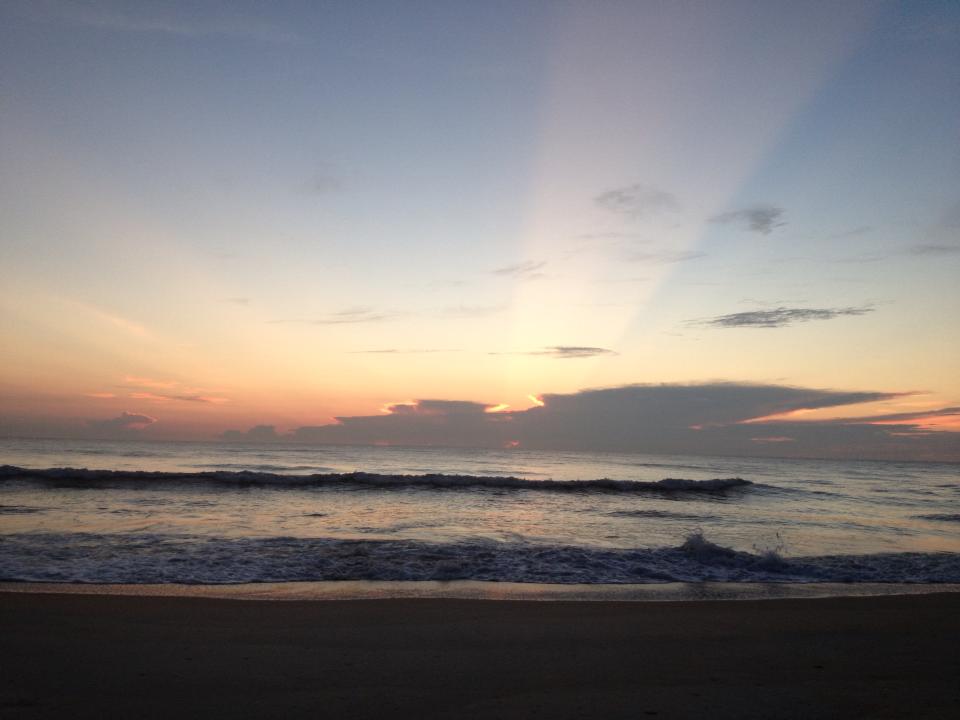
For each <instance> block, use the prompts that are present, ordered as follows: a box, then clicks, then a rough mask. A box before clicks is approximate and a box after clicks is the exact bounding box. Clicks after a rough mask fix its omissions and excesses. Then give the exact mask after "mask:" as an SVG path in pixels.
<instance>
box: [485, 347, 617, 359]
mask: <svg viewBox="0 0 960 720" xmlns="http://www.w3.org/2000/svg"><path fill="white" fill-rule="evenodd" d="M488 354H489V355H536V356H540V357H551V358H556V359H558V360H576V359H582V358H590V357H597V356H599V355H616V354H617V353H616V352H614V351H613V350H608V349H607V348H602V347H591V346H588V345H552V346H550V347H545V348H543V349H541V350H526V351H517V352H492V353H488Z"/></svg>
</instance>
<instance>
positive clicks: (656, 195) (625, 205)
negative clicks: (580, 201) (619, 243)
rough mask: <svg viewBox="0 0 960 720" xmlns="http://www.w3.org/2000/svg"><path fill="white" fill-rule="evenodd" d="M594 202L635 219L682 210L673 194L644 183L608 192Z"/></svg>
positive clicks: (598, 196)
mask: <svg viewBox="0 0 960 720" xmlns="http://www.w3.org/2000/svg"><path fill="white" fill-rule="evenodd" d="M594 202H595V203H596V204H597V205H599V206H600V207H602V208H603V209H605V210H609V211H610V212H614V213H617V214H620V215H628V216H630V217H633V218H641V217H647V216H650V215H656V214H659V213H662V212H669V211H677V210H679V209H680V203H679V202H677V198H676V197H675V196H674V195H673V194H671V193H668V192H666V191H665V190H661V189H660V188H657V187H654V186H652V185H646V184H644V183H636V184H634V185H627V186H626V187H621V188H616V189H614V190H608V191H607V192H605V193H601V194H600V195H597V196H596V197H595V198H594Z"/></svg>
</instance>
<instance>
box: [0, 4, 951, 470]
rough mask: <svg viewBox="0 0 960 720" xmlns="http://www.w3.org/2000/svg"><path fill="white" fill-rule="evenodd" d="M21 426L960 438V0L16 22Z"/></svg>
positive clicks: (536, 437)
mask: <svg viewBox="0 0 960 720" xmlns="http://www.w3.org/2000/svg"><path fill="white" fill-rule="evenodd" d="M0 84H2V93H0V328H2V331H0V332H2V340H3V341H2V343H0V435H3V436H17V437H19V436H39V437H138V438H146V439H157V440H170V439H197V440H201V439H213V438H219V437H223V436H224V433H226V437H228V438H232V439H235V440H245V439H249V440H270V439H277V438H279V439H295V440H303V441H310V442H356V443H379V444H410V443H413V444H437V445H457V446H461V445H479V446H484V447H487V446H490V447H501V446H507V447H511V446H515V447H538V448H546V449H549V448H561V449H586V450H591V449H593V450H639V451H665V452H666V451H669V452H692V453H697V452H700V453H702V452H710V453H713V452H720V453H724V452H725V453H729V454H758V455H765V454H777V455H798V456H816V455H827V456H837V457H879V458H893V459H925V460H930V459H947V460H960V410H958V407H960V323H958V321H957V318H958V314H960V282H958V279H960V142H958V140H960V5H958V4H957V3H955V2H942V3H939V2H903V3H900V2H809V3H792V2H732V1H731V2H718V3H660V2H636V3H599V2H598V3H594V2H569V3H568V2H560V1H557V2H516V1H513V2H496V1H491V2H483V3H474V2H451V1H449V0H447V1H444V2H403V3H400V2H357V3H315V2H274V3H259V2H223V3H220V2H215V1H213V0H210V1H208V2H157V3H152V2H106V1H89V2H71V1H68V0H31V1H29V2H21V1H20V0H7V1H6V2H4V3H3V4H2V5H0Z"/></svg>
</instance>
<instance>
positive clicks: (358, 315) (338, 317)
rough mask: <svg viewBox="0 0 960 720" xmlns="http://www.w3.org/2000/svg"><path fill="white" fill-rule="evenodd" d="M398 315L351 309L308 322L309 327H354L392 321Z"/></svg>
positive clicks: (363, 308)
mask: <svg viewBox="0 0 960 720" xmlns="http://www.w3.org/2000/svg"><path fill="white" fill-rule="evenodd" d="M399 314H400V313H396V312H387V311H382V310H375V309H374V308H372V307H365V306H364V307H352V308H346V309H344V310H340V311H339V312H335V313H330V314H329V315H324V316H323V317H319V318H316V319H314V320H310V321H309V323H310V324H311V325H354V324H358V323H375V322H383V321H384V320H392V319H393V318H395V317H397V316H398V315H399Z"/></svg>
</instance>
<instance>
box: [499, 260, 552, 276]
mask: <svg viewBox="0 0 960 720" xmlns="http://www.w3.org/2000/svg"><path fill="white" fill-rule="evenodd" d="M546 264H547V261H546V260H525V261H523V262H519V263H516V264H514V265H505V266H504V267H500V268H497V269H496V270H491V271H490V272H491V273H492V274H493V275H500V276H502V277H514V278H519V279H521V280H535V279H537V278H541V277H543V273H542V272H540V270H541V269H542V268H544V267H545V266H546Z"/></svg>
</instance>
